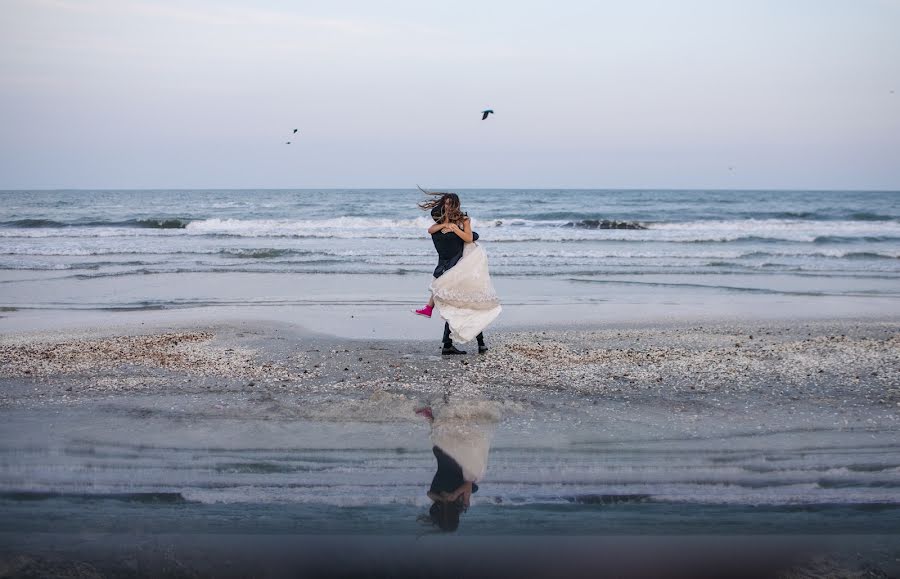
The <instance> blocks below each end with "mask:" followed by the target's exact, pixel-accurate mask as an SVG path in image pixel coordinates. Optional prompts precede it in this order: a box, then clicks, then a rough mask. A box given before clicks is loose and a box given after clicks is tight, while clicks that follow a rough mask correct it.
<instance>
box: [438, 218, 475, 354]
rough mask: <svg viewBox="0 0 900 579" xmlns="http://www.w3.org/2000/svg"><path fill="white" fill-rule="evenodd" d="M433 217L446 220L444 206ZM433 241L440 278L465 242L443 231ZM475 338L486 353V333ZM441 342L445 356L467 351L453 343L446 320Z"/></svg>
mask: <svg viewBox="0 0 900 579" xmlns="http://www.w3.org/2000/svg"><path fill="white" fill-rule="evenodd" d="M431 217H432V219H434V222H435V223H441V222H442V221H443V220H444V211H443V207H442V206H440V205H438V206H437V207H434V208H432V210H431ZM477 239H478V234H477V233H476V232H474V231H473V232H472V241H476V240H477ZM431 241H432V243H434V248H435V249H436V250H437V252H438V264H437V267H436V268H434V277H435V278H438V277H441V276H442V275H444V273H445V272H446V271H447V270H448V269H450V268H452V267H453V266H454V265H456V263H457V262H458V261H459V260H460V258H461V257H462V255H463V249H464V247H465V244H464V243H463V241H462V239H460V238H459V236H457V235H452V234H445V233H443V232H441V231H436V232H434V233H432V234H431ZM475 339H476V340H477V341H478V353H479V354H484V353H485V352H487V351H488V348H487V346H485V345H484V333H479V334H478V335H477V336H476V337H475ZM441 342H442V343H443V347H442V348H441V354H442V355H444V356H454V355H458V354H465V353H466V351H465V350H460V349H458V348H457V347H456V346H454V345H453V340H451V339H450V324H449V323H447V322H444V336H443V338H441Z"/></svg>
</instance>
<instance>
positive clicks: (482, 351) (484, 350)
mask: <svg viewBox="0 0 900 579" xmlns="http://www.w3.org/2000/svg"><path fill="white" fill-rule="evenodd" d="M487 351H488V347H487V346H485V345H484V344H478V353H479V354H487Z"/></svg>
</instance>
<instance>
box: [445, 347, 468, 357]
mask: <svg viewBox="0 0 900 579" xmlns="http://www.w3.org/2000/svg"><path fill="white" fill-rule="evenodd" d="M465 353H466V351H465V350H457V349H456V346H454V345H453V344H450V345H449V346H444V347H443V348H441V354H442V355H444V356H453V355H455V354H465Z"/></svg>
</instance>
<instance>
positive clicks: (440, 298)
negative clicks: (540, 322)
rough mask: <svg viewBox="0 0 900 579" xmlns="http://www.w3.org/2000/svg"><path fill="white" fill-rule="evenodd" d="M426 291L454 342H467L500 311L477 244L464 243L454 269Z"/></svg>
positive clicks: (485, 261) (483, 252)
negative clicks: (429, 290) (429, 291)
mask: <svg viewBox="0 0 900 579" xmlns="http://www.w3.org/2000/svg"><path fill="white" fill-rule="evenodd" d="M429 289H431V293H432V295H433V296H434V303H435V304H437V306H438V309H439V310H440V312H441V317H442V318H443V319H445V320H446V321H447V323H448V324H449V325H450V338H451V339H452V340H453V341H454V342H462V343H465V342H468V341H469V340H471V339H472V338H474V337H475V336H477V335H478V334H479V333H481V331H482V330H484V329H485V328H486V327H488V325H489V324H490V323H491V322H493V321H494V320H495V319H497V316H499V315H500V311H501V310H502V308H501V307H500V300H499V299H497V292H496V291H494V284H493V283H491V276H490V274H489V273H488V262H487V254H486V253H485V251H484V248H483V247H481V246H480V245H479V244H478V243H467V244H466V245H465V247H464V248H463V256H462V257H461V258H460V260H459V261H458V262H456V265H454V266H453V267H451V268H450V269H448V270H447V271H446V272H445V273H444V274H443V275H442V276H441V277H439V278H435V280H434V281H432V282H431V287H430V288H429Z"/></svg>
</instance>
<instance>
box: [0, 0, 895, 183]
mask: <svg viewBox="0 0 900 579" xmlns="http://www.w3.org/2000/svg"><path fill="white" fill-rule="evenodd" d="M485 108H492V109H493V110H494V111H495V114H494V115H492V116H491V117H489V118H488V119H487V120H486V121H482V120H481V111H482V110H483V109H485ZM295 128H296V129H298V133H297V134H296V135H294V134H293V132H292V131H293V129H295ZM287 141H290V142H291V144H290V145H288V144H286V143H287ZM416 184H421V185H423V186H426V187H440V188H443V187H448V188H493V187H500V188H504V187H514V188H703V189H710V188H712V189H887V190H900V0H842V1H836V0H681V1H676V0H668V1H663V0H629V1H625V0H621V1H615V2H613V1H604V0H593V1H590V0H584V1H576V0H556V1H553V2H551V1H532V0H515V1H513V0H510V1H490V0H479V1H477V2H475V1H469V0H454V1H453V2H431V1H427V0H417V1H414V2H413V1H408V2H407V1H374V0H371V1H342V0H331V1H322V2H317V1H274V0H259V1H255V2H249V1H248V2H238V1H233V0H209V1H207V0H182V1H171V2H168V1H162V0H160V1H150V0H0V189H37V188H76V189H77V188H112V189H115V188H133V189H141V188H326V187H329V188H330V187H334V188H345V187H347V188H380V187H403V188H409V187H413V186H415V185H416Z"/></svg>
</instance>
